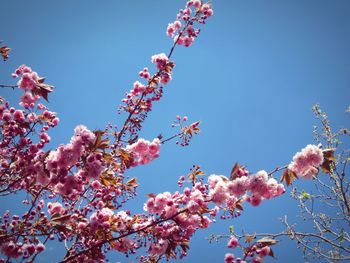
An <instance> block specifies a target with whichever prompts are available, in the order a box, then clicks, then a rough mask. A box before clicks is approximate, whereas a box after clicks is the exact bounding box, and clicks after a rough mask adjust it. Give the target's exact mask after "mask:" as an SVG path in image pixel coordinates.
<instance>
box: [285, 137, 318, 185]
mask: <svg viewBox="0 0 350 263" xmlns="http://www.w3.org/2000/svg"><path fill="white" fill-rule="evenodd" d="M323 159H324V158H323V153H322V149H321V148H320V146H316V145H311V144H309V145H307V146H306V147H305V148H303V149H302V150H301V152H298V153H296V154H295V155H294V157H293V161H292V162H291V163H290V164H289V166H288V169H289V170H290V171H292V172H294V173H295V174H296V175H298V176H300V177H302V178H307V179H310V178H312V177H313V176H315V175H316V174H317V173H318V167H319V166H320V165H321V164H322V163H323Z"/></svg>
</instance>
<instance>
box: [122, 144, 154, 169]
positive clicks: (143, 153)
mask: <svg viewBox="0 0 350 263" xmlns="http://www.w3.org/2000/svg"><path fill="white" fill-rule="evenodd" d="M160 144H161V142H160V140H159V139H158V138H155V139H154V140H153V141H152V142H150V141H147V140H145V139H139V140H138V141H137V142H135V143H133V144H130V145H128V146H127V147H126V150H127V151H129V152H131V153H132V155H133V163H132V165H133V166H137V165H140V164H148V163H149V162H151V161H153V160H154V159H156V158H158V157H159V152H160Z"/></svg>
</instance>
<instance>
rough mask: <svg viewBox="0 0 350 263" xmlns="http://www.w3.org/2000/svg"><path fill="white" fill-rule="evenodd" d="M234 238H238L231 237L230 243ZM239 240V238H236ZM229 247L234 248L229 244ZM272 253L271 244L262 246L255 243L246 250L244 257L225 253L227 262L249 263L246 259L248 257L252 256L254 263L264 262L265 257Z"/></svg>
mask: <svg viewBox="0 0 350 263" xmlns="http://www.w3.org/2000/svg"><path fill="white" fill-rule="evenodd" d="M232 239H236V238H235V237H231V239H230V241H229V244H230V242H231V240H232ZM236 240H237V239H236ZM228 247H229V248H232V247H230V246H228ZM270 253H271V248H270V247H269V246H261V245H259V246H258V245H253V246H252V247H249V248H247V249H246V250H245V256H244V259H242V258H239V257H237V258H235V256H234V255H233V254H232V253H226V255H225V259H224V261H225V263H248V261H247V260H246V258H247V257H250V258H251V261H250V262H252V263H262V262H263V258H264V257H266V256H269V255H270Z"/></svg>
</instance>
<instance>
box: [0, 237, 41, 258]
mask: <svg viewBox="0 0 350 263" xmlns="http://www.w3.org/2000/svg"><path fill="white" fill-rule="evenodd" d="M44 250H45V246H44V245H43V244H42V243H38V244H36V245H34V244H22V243H14V242H13V241H10V242H8V243H3V244H1V246H0V251H1V253H3V254H4V255H5V256H6V257H9V258H19V257H23V258H28V257H30V256H32V255H33V254H34V253H40V252H42V251H44Z"/></svg>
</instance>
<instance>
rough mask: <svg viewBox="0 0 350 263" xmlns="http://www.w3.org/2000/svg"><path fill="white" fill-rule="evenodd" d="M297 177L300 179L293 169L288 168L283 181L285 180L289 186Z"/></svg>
mask: <svg viewBox="0 0 350 263" xmlns="http://www.w3.org/2000/svg"><path fill="white" fill-rule="evenodd" d="M295 179H298V176H297V175H296V174H295V173H294V172H292V171H291V170H289V169H286V170H285V171H284V173H283V175H282V178H281V183H283V181H285V182H286V184H287V186H289V185H291V184H292V183H293V181H294V180H295Z"/></svg>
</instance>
